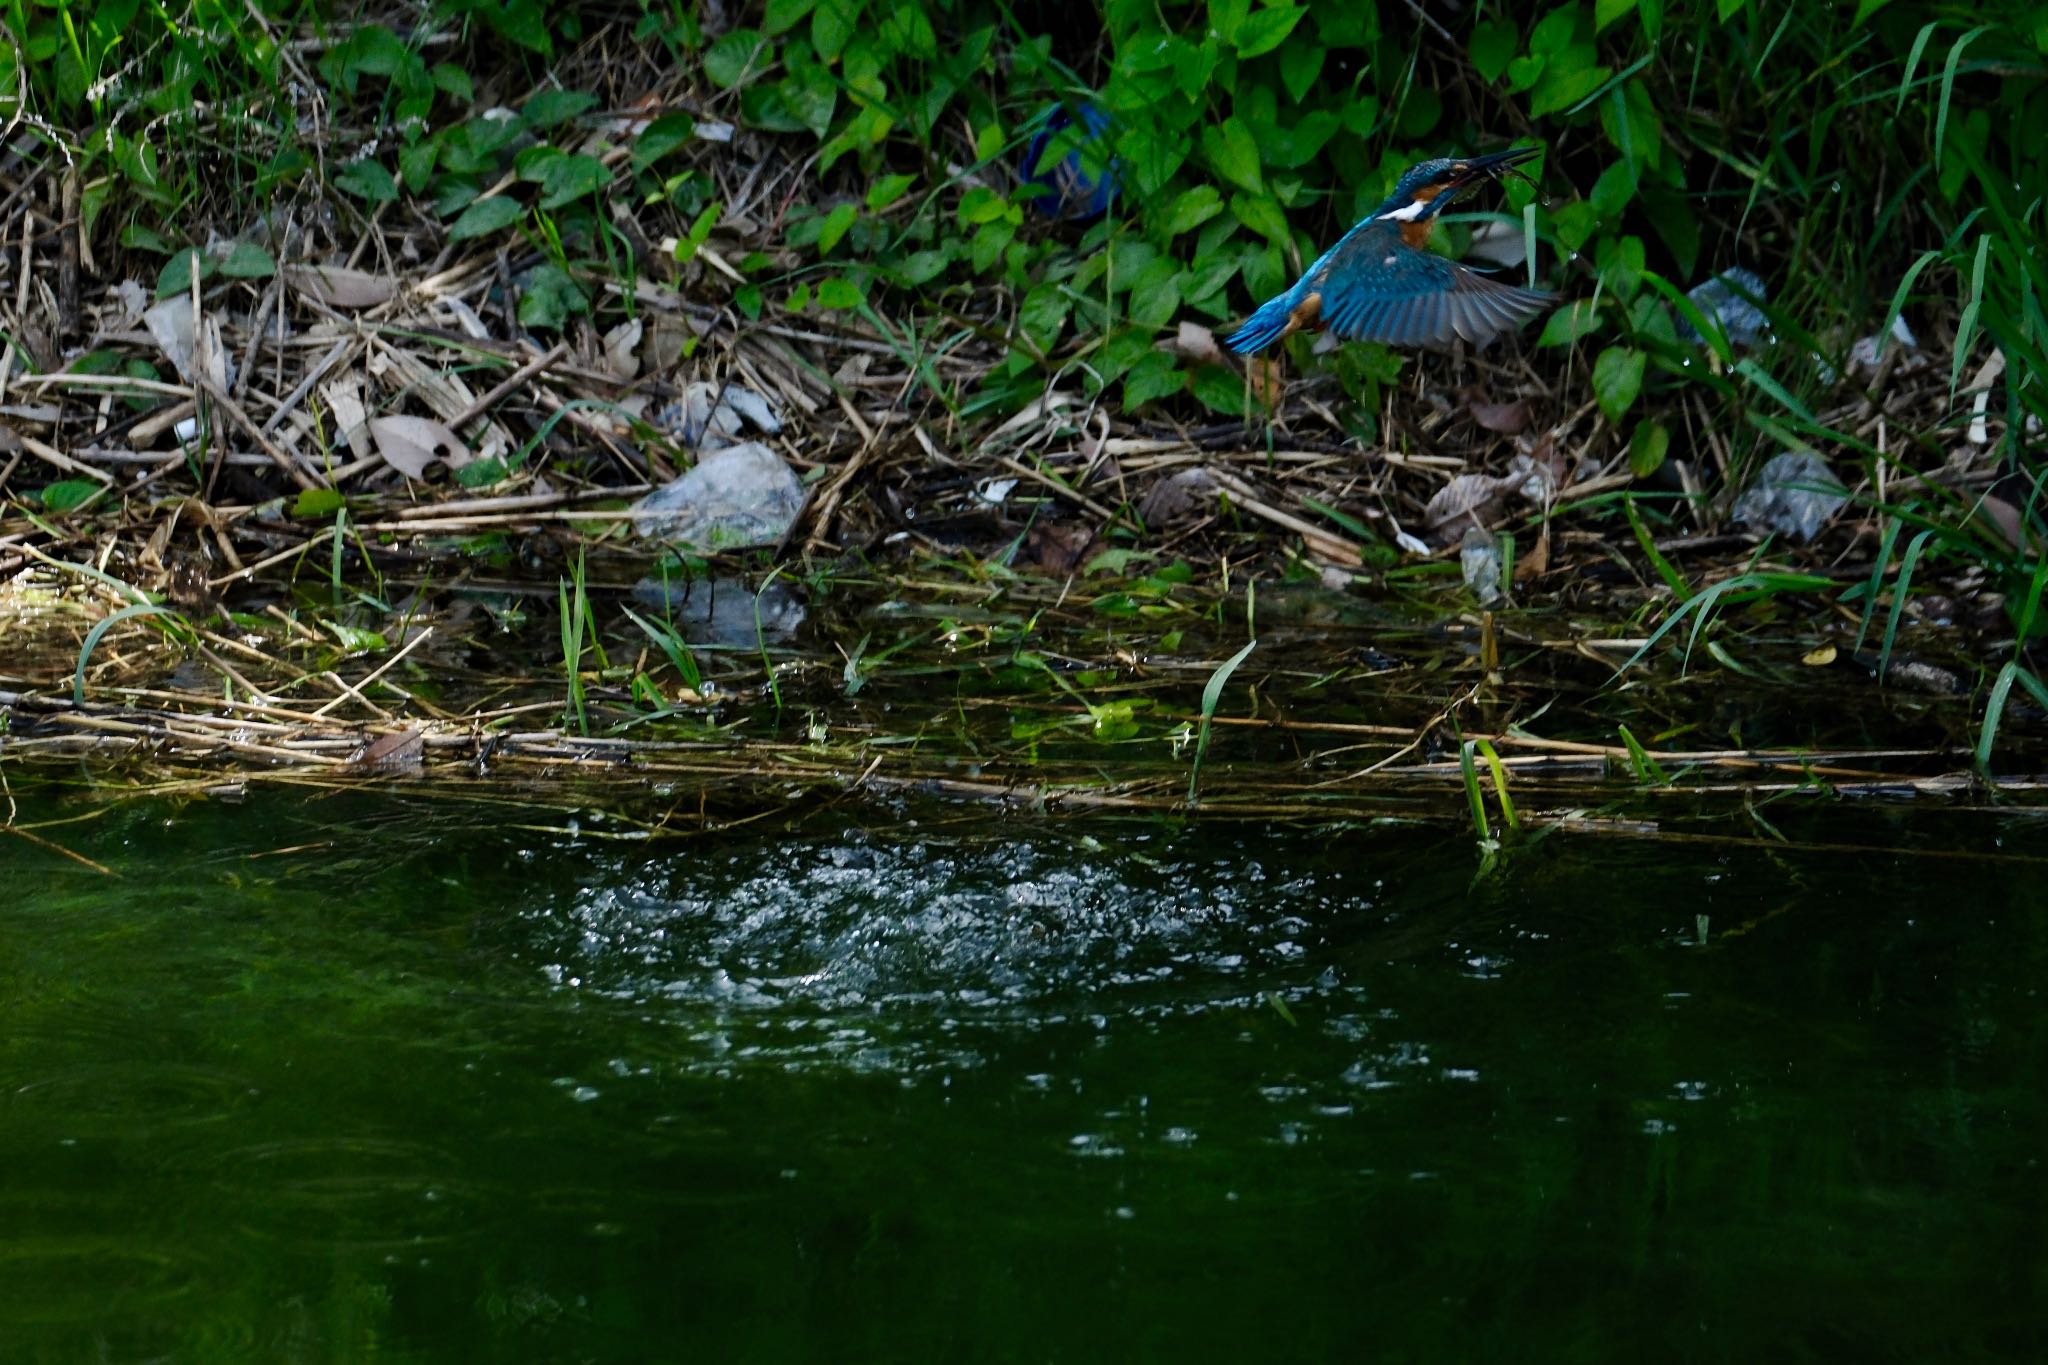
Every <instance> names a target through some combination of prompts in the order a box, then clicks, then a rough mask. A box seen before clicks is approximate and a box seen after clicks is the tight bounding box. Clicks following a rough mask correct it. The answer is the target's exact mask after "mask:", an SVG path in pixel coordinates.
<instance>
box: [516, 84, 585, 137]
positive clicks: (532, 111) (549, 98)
mask: <svg viewBox="0 0 2048 1365" xmlns="http://www.w3.org/2000/svg"><path fill="white" fill-rule="evenodd" d="M596 105H597V96H595V95H593V94H591V93H590V92H589V91H587V90H543V91H541V92H540V93H538V94H536V95H535V96H534V97H533V98H532V99H530V100H528V101H527V102H526V107H525V108H523V109H521V110H520V111H519V112H520V115H521V116H522V117H524V118H525V120H526V126H527V127H529V128H532V129H535V130H536V131H537V130H539V129H543V128H552V127H554V126H555V125H556V124H558V123H567V122H568V121H569V120H570V119H572V118H575V117H576V116H577V115H578V114H580V113H582V112H583V111H584V110H586V109H592V108H595V107H596Z"/></svg>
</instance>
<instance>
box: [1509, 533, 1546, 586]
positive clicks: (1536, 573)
mask: <svg viewBox="0 0 2048 1365" xmlns="http://www.w3.org/2000/svg"><path fill="white" fill-rule="evenodd" d="M1549 572H1550V525H1549V523H1547V522H1546V523H1545V524H1544V527H1543V529H1542V530H1541V531H1538V532H1537V533H1536V543H1535V544H1534V545H1531V546H1530V547H1529V548H1528V549H1527V550H1524V551H1522V552H1521V553H1520V554H1518V555H1516V556H1515V581H1516V582H1517V583H1527V582H1531V581H1533V580H1535V579H1538V578H1541V577H1543V575H1545V574H1547V573H1549Z"/></svg>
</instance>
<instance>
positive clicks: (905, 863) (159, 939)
mask: <svg viewBox="0 0 2048 1365" xmlns="http://www.w3.org/2000/svg"><path fill="white" fill-rule="evenodd" d="M66 815H75V816H78V817H81V818H80V819H79V820H78V822H77V823H75V824H71V825H59V826H51V825H48V824H44V825H43V826H42V827H41V828H40V831H39V832H40V833H41V834H42V835H43V836H44V837H46V838H49V839H52V840H54V841H57V842H60V843H62V844H64V845H65V846H66V847H68V848H69V849H71V850H72V851H73V852H75V853H77V854H80V855H82V856H83V857H86V858H90V859H93V860H96V861H97V862H98V863H100V864H102V865H103V866H104V867H105V868H106V869H108V870H109V871H110V872H111V873H112V875H105V874H103V873H101V872H97V871H94V870H92V869H90V868H88V867H86V866H84V865H82V864H81V863H79V862H77V861H75V860H72V859H69V858H65V857H62V856H60V855H58V854H56V853H54V852H51V851H49V850H47V849H44V848H42V847H38V846H35V845H32V844H30V843H29V842H27V841H25V840H22V839H19V838H5V839H0V874H4V876H5V878H6V881H5V885H6V886H7V888H8V894H7V895H6V896H5V897H4V898H0V1001H4V1004H0V1359H4V1360H6V1361H10V1362H11V1361H16V1360H21V1361H64V1362H69V1361H103V1360H104V1361H145V1360H149V1361H162V1360H168V1361H216V1360H219V1361H226V1360H263V1361H360V1360H379V1361H408V1362H410V1361H564V1362H567V1361H621V1362H625V1361H633V1362H638V1361H685V1360H699V1359H709V1360H744V1361H772V1360H815V1361H850V1360H904V1361H921V1360H959V1361H990V1360H994V1361H1008V1360H1015V1361H1133V1360H1163V1361H1207V1360H1233V1361H1291V1360H1337V1359H1343V1360H1371V1361H1449V1360H1482V1359H1484V1360H1492V1359H1502V1360H1588V1361H1592V1360H1629V1361H1634V1360H1644V1359H1654V1358H1665V1357H1671V1358H1678V1359H1686V1360H1694V1359H1699V1360H1745V1361H1746V1360H1774V1361H1783V1360H1857V1361H1862V1360H1900V1361H1927V1360H1975V1359H1984V1360H1992V1359H2014V1360H2019V1359H2040V1358H2042V1357H2043V1351H2044V1348H2048V1341H2044V1337H2048V1332H2044V1330H2043V1310H2042V1308H2041V1304H2042V1303H2043V1302H2044V1301H2048V1298H2044V1296H2048V1233H2044V1231H2043V1229H2044V1226H2048V1223H2044V1214H2048V1208H2044V1202H2048V1201H2044V1198H2043V1195H2044V1191H2048V1181H2044V1176H2043V1172H2042V1169H2041V1164H2040V1163H2041V1159H2042V1155H2043V1151H2044V1143H2043V1139H2042V1129H2043V1120H2044V1118H2048V1099H2044V1092H2043V1075H2042V1071H2043V1063H2044V1060H2048V1027H2044V1023H2048V1010H2044V1004H2043V1000H2042V997H2041V994H2040V991H2041V987H2042V983H2043V980H2044V971H2043V969H2044V966H2048V930H2044V907H2043V904H2042V902H2043V892H2044V890H2048V873H2044V869H2043V868H2042V867H2041V866H2040V865H2039V864H2037V863H2033V862H2031V861H2028V860H2027V859H2026V856H2025V855H2026V851H2027V850H2029V849H2038V848H2040V847H2042V844H2041V841H2040V840H2039V838H2038V835H2037V834H2036V832H2035V830H2034V826H2033V824H2032V822H2030V821H2028V820H2026V819H2025V818H2024V817H2015V818H2014V819H2013V820H2012V821H2011V822H2010V823H2008V822H2005V821H2002V820H2000V819H1999V818H1997V817H1995V816H1986V815H1983V814H1981V813H1979V814H1972V815H1969V816H1967V817H1964V816H1960V815H1958V816H1956V817H1953V818H1944V817H1941V816H1940V815H1939V814H1938V813H1936V814H1929V815H1916V816H1914V817H1912V818H1911V819H1910V820H1908V819H1905V818H1902V817H1894V816H1892V815H1889V814H1874V813H1873V812H1872V811H1870V810H1847V811H1843V810H1836V811H1829V810H1826V809H1816V810H1815V811H1813V812H1811V813H1809V814H1808V815H1806V816H1804V817H1801V816H1799V815H1797V813H1794V814H1784V813H1782V811H1781V814H1780V819H1779V823H1780V827H1781V828H1784V829H1785V831H1786V832H1787V833H1788V834H1789V835H1791V836H1792V837H1794V838H1795V839H1800V838H1804V839H1812V840H1822V839H1825V840H1830V841H1834V842H1840V841H1841V840H1842V838H1843V837H1844V836H1845V835H1847V834H1849V833H1853V834H1854V835H1856V836H1857V838H1858V839H1860V840H1861V841H1863V842H1866V843H1867V842H1870V840H1871V839H1872V838H1873V837H1875V838H1876V839H1878V840H1879V841H1881V842H1885V843H1889V844H1892V845H1895V848H1894V849H1892V850H1891V851H1866V852H1862V853H1848V852H1833V851H1830V852H1807V853H1802V852H1799V851H1797V850H1796V849H1770V848H1765V847H1759V846H1756V845H1729V846H1714V845H1703V846H1689V845H1681V846H1675V847H1674V846H1672V845H1668V844H1659V843H1650V842H1641V841H1624V840H1594V839H1587V838H1578V837H1573V836H1557V837H1554V838H1552V839H1550V840H1549V841H1547V842H1545V843H1543V844H1542V845H1540V846H1538V847H1537V848H1536V849H1535V850H1533V851H1531V852H1530V853H1528V854H1527V855H1525V856H1523V857H1522V858H1520V859H1519V860H1517V861H1515V862H1513V863H1512V864H1511V865H1510V866H1509V867H1508V869H1507V870H1506V871H1505V873H1504V874H1503V875H1502V876H1500V877H1498V878H1496V879H1494V880H1493V881H1491V882H1489V883H1484V884H1481V885H1477V886H1475V885H1474V884H1473V870H1474V860H1473V855H1472V849H1471V845H1470V841H1469V839H1468V838H1466V837H1461V836H1453V835H1450V834H1447V833H1444V832H1440V831H1431V830H1421V829H1416V828H1383V829H1377V830H1372V829H1365V830H1361V829H1348V830H1308V829H1274V828H1260V827H1256V826H1233V825H1213V824H1211V825H1205V824H1197V825H1193V826H1185V827H1168V826H1163V825H1157V824H1115V823H1101V822H1098V823H1077V822H1069V823H1058V822H1048V821H1035V822H1034V821H1026V820H1021V819H1017V818H1015V817H1011V818H1009V819H1008V820H999V819H997V818H996V817H994V816H992V815H990V814H989V813H987V812H984V811H980V810H976V809H971V808H959V807H945V806H932V807H928V808H927V807H917V806H910V807H905V808H902V809H898V810H893V811H891V810H877V809H873V808H867V809H862V810H859V811H854V812H850V813H847V814H846V815H845V816H844V818H843V819H837V818H836V817H835V819H834V820H832V821H827V822H825V823H826V825H827V827H826V828H825V829H824V830H823V831H822V832H821V831H820V828H819V824H820V822H819V821H817V820H815V819H813V820H811V821H809V822H808V823H806V824H804V825H803V826H801V827H800V828H798V829H796V830H794V831H792V830H790V829H788V828H784V827H781V826H779V825H776V824H774V823H773V822H763V823H762V824H760V825H758V826H754V827H750V828H748V829H742V830H739V831H733V832H728V833H726V834H724V835H722V836H707V837H704V838H699V839H694V840H689V841H679V842H673V843H667V844H662V845H659V846H655V845H650V844H646V843H636V842H631V841H625V842H620V841H613V840H607V839H603V838H598V837H593V836H597V835H602V834H605V833H607V832H608V831H607V829H606V827H605V826H603V825H602V824H598V823H586V824H585V825H584V827H583V828H581V829H579V830H574V831H571V830H569V829H568V828H566V826H565V824H564V821H563V819H562V817H560V816H559V815H555V814H548V813H545V812H540V811H537V810H529V809H526V808H523V807H522V806H520V805H519V804H517V803H490V804H483V803H479V804H475V805H469V804H451V802H450V801H449V800H448V799H447V798H445V797H443V798H437V799H432V800H429V799H426V798H425V797H424V796H413V797H407V796H403V795H396V796H378V795H370V794H355V795H345V796H333V795H316V796H308V797H303V798H302V797H299V796H295V795H292V794H290V793H288V792H282V791H277V790H263V789H258V790H257V791H256V792H255V793H254V794H252V796H251V797H250V799H249V800H248V801H247V802H246V803H244V804H239V805H220V804H209V803H205V802H197V803H190V804H171V803H168V802H162V801H143V802H136V803H130V804H125V805H119V806H112V807H109V806H107V805H106V804H105V803H104V802H103V801H101V800H97V799H95V800H90V801H88V800H84V799H77V798H73V799H65V798H63V797H61V796H60V795H57V794H53V793H49V792H44V793H42V794H40V795H36V796H32V797H26V798H23V805H22V807H21V810H20V812H19V818H20V820H21V821H22V822H24V823H26V822H29V821H31V820H34V821H49V820H51V819H53V818H61V817H63V816H66ZM1921 847H1924V848H1937V847H1940V848H1968V849H1975V850H1977V851H1978V852H1979V853H1981V854H1982V855H1983V856H1982V857H1981V858H1975V859H1953V858H1951V859H1937V858H1932V857H1927V856H1923V855H1922V854H1921V853H1919V852H1916V851H1914V850H1915V849H1916V848H1921ZM2013 855H2019V856H2018V857H2017V858H2015V857H2014V856H2013ZM2001 858H2004V859H2005V860H2001ZM1702 916H1704V917H1705V918H1704V920H1702V918H1701V917H1702ZM1703 930H1704V934H1703V932H1702V931H1703Z"/></svg>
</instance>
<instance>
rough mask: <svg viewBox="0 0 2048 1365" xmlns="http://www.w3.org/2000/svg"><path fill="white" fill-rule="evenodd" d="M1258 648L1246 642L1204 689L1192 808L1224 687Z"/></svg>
mask: <svg viewBox="0 0 2048 1365" xmlns="http://www.w3.org/2000/svg"><path fill="white" fill-rule="evenodd" d="M1258 647H1259V642H1258V641H1257V640H1248V641H1246V642H1245V646H1244V648H1243V649H1240V650H1239V651H1237V653H1235V654H1233V655H1231V656H1230V657H1229V658H1228V659H1225V660H1224V661H1223V662H1222V664H1220V665H1219V666H1218V667H1217V669H1216V671H1215V672H1214V673H1211V674H1210V675H1209V682H1208V685H1207V686H1205V687H1203V689H1202V724H1201V729H1200V731H1199V732H1198V733H1197V735H1196V738H1195V766H1194V768H1193V769H1192V770H1190V771H1189V773H1188V804H1189V805H1191V806H1192V805H1194V804H1195V803H1196V800H1197V797H1196V785H1197V784H1198V783H1199V782H1200V781H1201V779H1202V760H1203V758H1205V757H1207V755H1208V753H1209V722H1210V721H1211V720H1212V719H1213V718H1214V717H1215V715H1216V706H1217V704H1218V703H1219V702H1221V701H1222V700H1223V688H1224V685H1225V684H1227V683H1228V682H1229V681H1230V675H1231V674H1233V673H1235V672H1237V666H1238V665H1239V664H1241V663H1243V662H1244V661H1245V660H1246V659H1247V658H1249V657H1251V652H1252V651H1253V650H1255V649H1257V648H1258Z"/></svg>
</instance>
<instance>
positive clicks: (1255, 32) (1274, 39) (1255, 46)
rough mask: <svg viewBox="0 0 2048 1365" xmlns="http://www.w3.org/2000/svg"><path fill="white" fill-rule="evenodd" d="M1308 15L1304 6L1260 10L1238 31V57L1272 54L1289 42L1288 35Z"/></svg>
mask: <svg viewBox="0 0 2048 1365" xmlns="http://www.w3.org/2000/svg"><path fill="white" fill-rule="evenodd" d="M1307 13H1308V8H1307V7H1306V6H1304V5H1286V6H1280V7H1276V8H1273V9H1262V10H1259V11H1258V12H1256V13H1254V14H1253V15H1252V16H1251V17H1250V18H1248V19H1246V20H1245V21H1244V23H1243V24H1242V25H1241V26H1240V27H1239V28H1238V30H1237V55H1238V56H1239V57H1240V58H1247V57H1261V56H1264V55H1265V54H1266V53H1268V52H1271V51H1272V50H1273V49H1274V48H1276V47H1278V46H1280V44H1282V43H1284V42H1286V41H1287V35H1288V34H1290V33H1292V32H1294V26H1295V25H1296V24H1298V23H1300V22H1301V16H1302V15H1304V14H1307Z"/></svg>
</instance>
